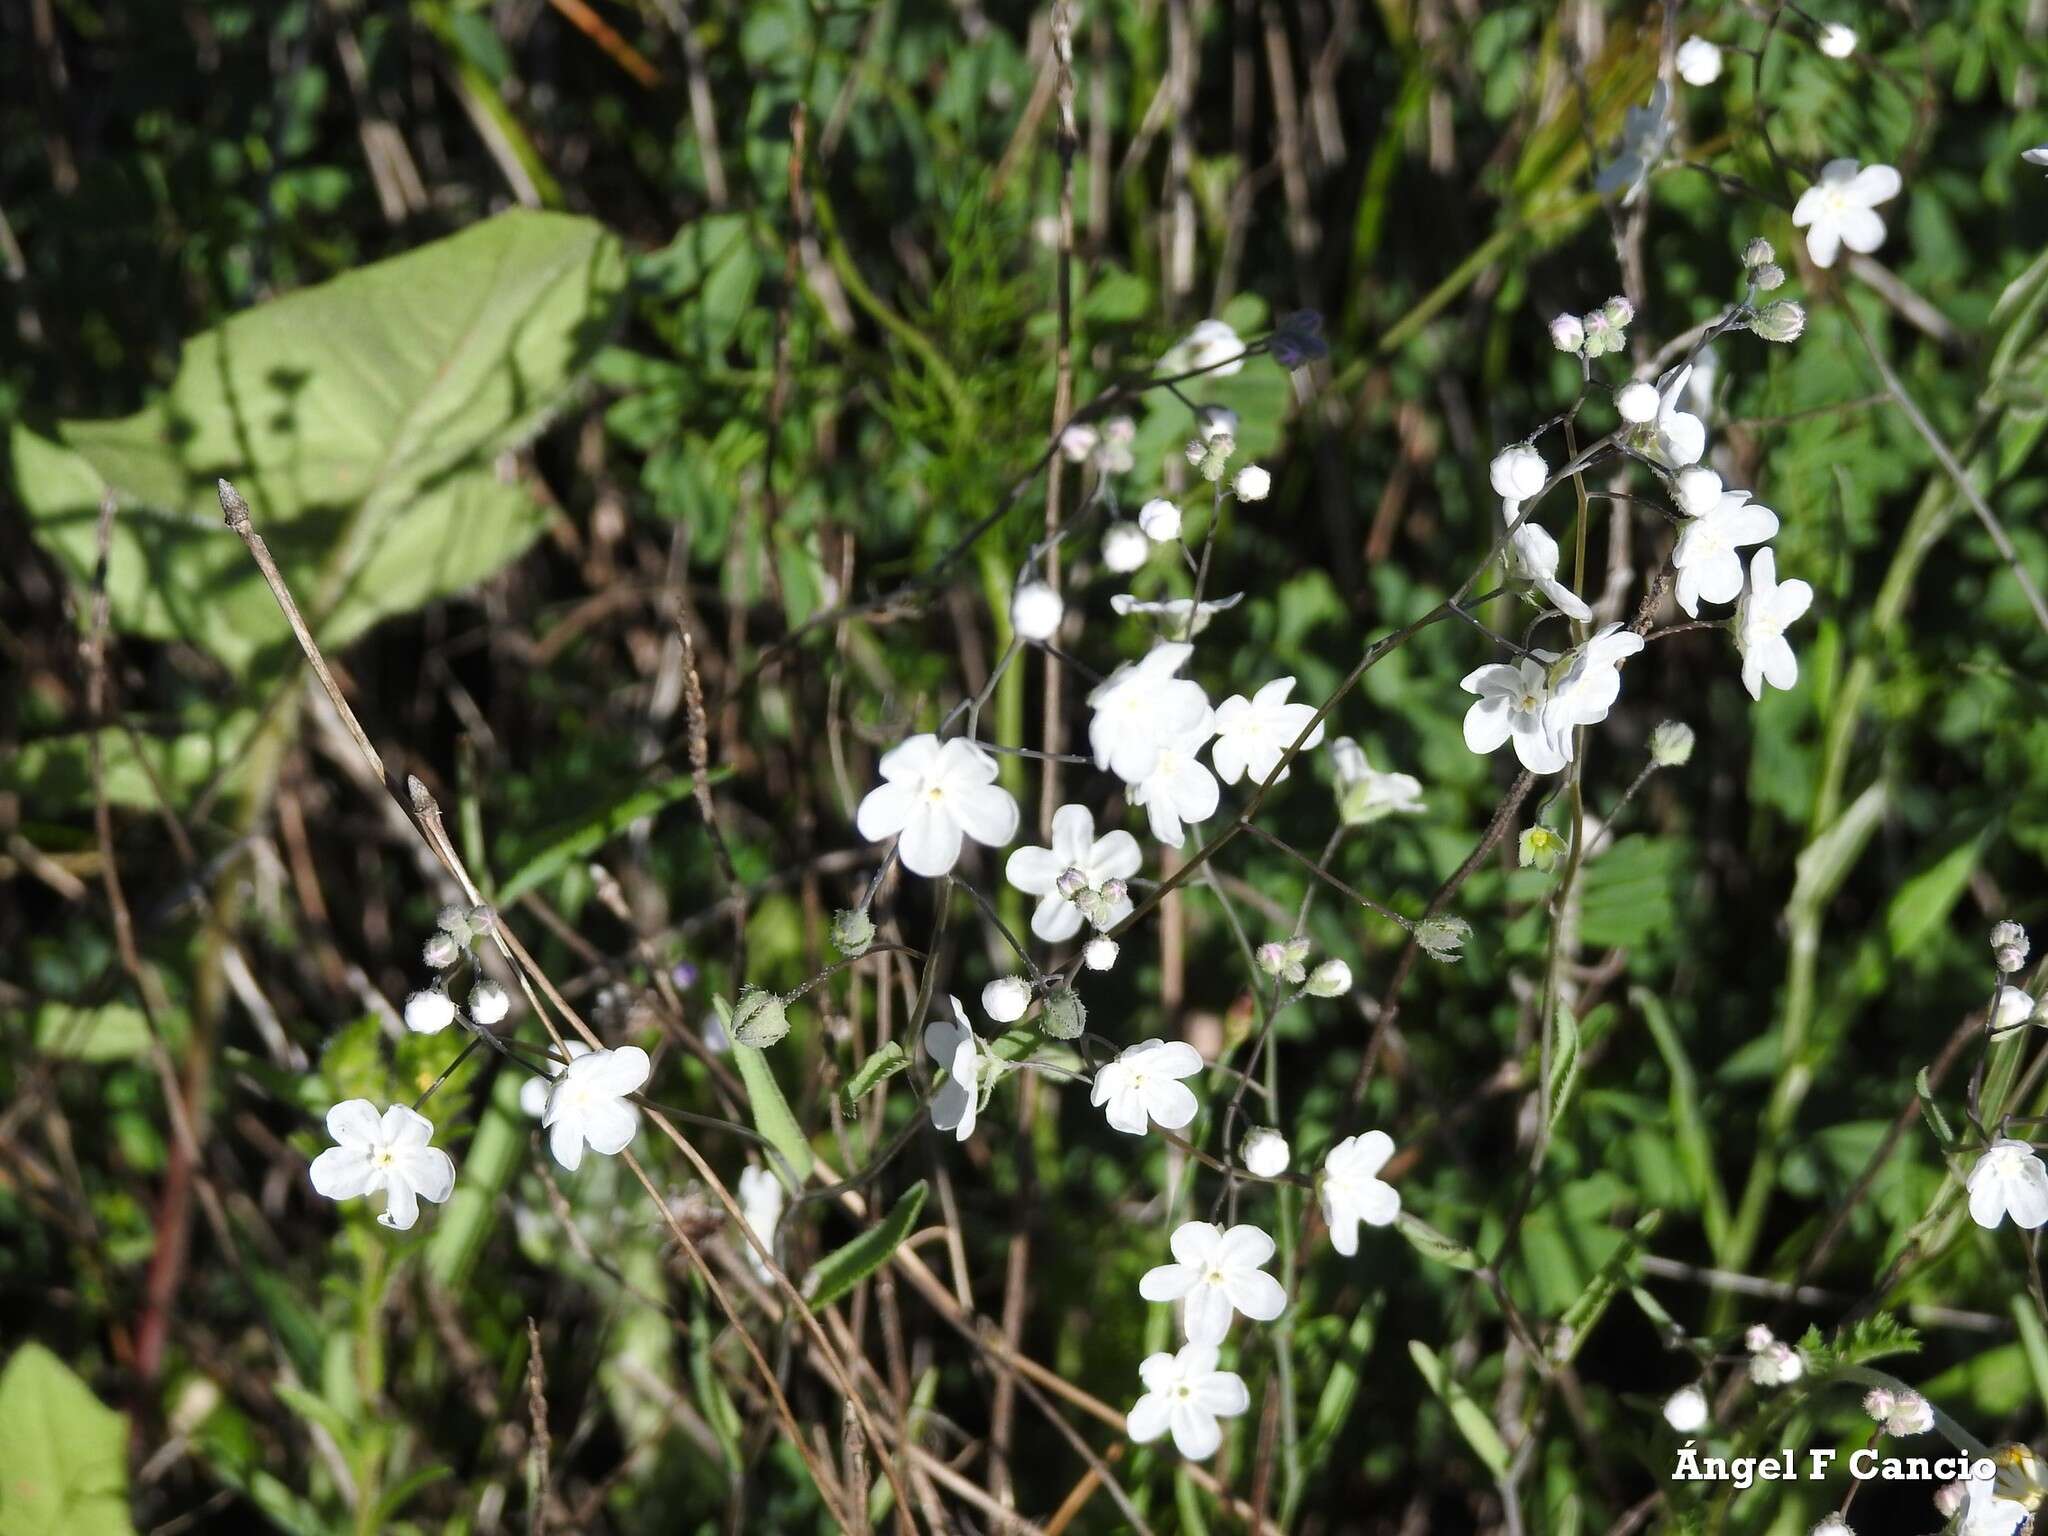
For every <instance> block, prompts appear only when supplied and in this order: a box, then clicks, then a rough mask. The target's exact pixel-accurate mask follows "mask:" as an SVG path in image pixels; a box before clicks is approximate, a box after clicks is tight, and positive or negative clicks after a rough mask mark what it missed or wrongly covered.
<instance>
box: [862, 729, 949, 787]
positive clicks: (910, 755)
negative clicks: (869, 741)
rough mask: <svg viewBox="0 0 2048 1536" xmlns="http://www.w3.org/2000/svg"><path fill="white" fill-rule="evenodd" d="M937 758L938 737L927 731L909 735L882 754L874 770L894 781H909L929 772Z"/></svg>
mask: <svg viewBox="0 0 2048 1536" xmlns="http://www.w3.org/2000/svg"><path fill="white" fill-rule="evenodd" d="M938 760H939V738H938V737H936V736H934V735H932V734H931V733H930V732H929V731H927V732H925V733H924V734H922V735H919V736H912V737H909V738H908V739H907V740H904V741H901V742H899V743H897V745H895V746H894V747H891V748H890V749H889V750H888V751H887V752H884V753H883V754H882V761H881V762H880V763H879V764H877V765H876V771H877V772H879V773H880V774H881V775H882V777H883V778H885V779H888V780H889V781H891V782H892V783H894V782H898V781H901V782H909V781H912V780H915V779H918V778H922V777H923V776H924V775H925V774H927V773H929V772H931V770H932V767H933V765H934V764H936V763H937V762H938Z"/></svg>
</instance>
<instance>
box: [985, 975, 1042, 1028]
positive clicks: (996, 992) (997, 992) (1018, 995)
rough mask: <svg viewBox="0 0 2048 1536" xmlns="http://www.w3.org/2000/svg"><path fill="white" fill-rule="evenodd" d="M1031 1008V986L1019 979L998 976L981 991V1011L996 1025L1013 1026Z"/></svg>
mask: <svg viewBox="0 0 2048 1536" xmlns="http://www.w3.org/2000/svg"><path fill="white" fill-rule="evenodd" d="M1030 1006H1031V986H1030V983H1028V982H1026V981H1024V980H1023V979H1022V978H1021V977H1016V976H999V977H997V978H996V979H995V980H994V981H992V982H990V983H989V984H988V985H987V986H985V987H983V988H982V989H981V1011H982V1012H983V1013H985V1014H987V1015H988V1016H989V1017H990V1018H992V1019H994V1020H995V1021H996V1022H997V1023H998V1024H1014V1023H1016V1022H1017V1021H1018V1020H1019V1019H1021V1018H1023V1017H1024V1010H1025V1009H1026V1008H1029V1007H1030Z"/></svg>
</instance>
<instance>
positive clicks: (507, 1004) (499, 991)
mask: <svg viewBox="0 0 2048 1536" xmlns="http://www.w3.org/2000/svg"><path fill="white" fill-rule="evenodd" d="M511 1011H512V999H511V997H510V995H509V994H507V992H506V991H505V989H504V988H503V987H501V986H499V985H498V984H497V983H496V982H495V981H480V982H478V983H477V984H476V985H475V986H473V987H471V988H470V989H469V1016H470V1017H471V1018H472V1019H475V1020H476V1021H477V1023H479V1024H482V1025H484V1026H486V1027H488V1026H490V1025H492V1024H495V1023H497V1022H498V1021H499V1020H500V1019H502V1018H504V1017H505V1015H506V1014H508V1013H510V1012H511Z"/></svg>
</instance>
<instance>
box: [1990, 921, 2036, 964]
mask: <svg viewBox="0 0 2048 1536" xmlns="http://www.w3.org/2000/svg"><path fill="white" fill-rule="evenodd" d="M2027 951H2028V944H2027V930H2026V929H2024V928H2022V927H2021V926H2020V925H2019V924H2018V923H2015V922H2013V921H2012V920H2011V919H2010V918H2008V919H2006V921H2004V922H2002V923H1999V924H1998V925H1997V926H1995V927H1994V928H1993V929H1992V930H1991V958H1992V961H1993V963H1994V964H1996V965H1997V967H1998V968H1999V970H2000V971H2002V972H2004V973H2005V974H2006V975H2007V976H2010V975H2011V974H2012V973H2013V972H2014V971H2017V970H2019V969H2020V968H2021V967H2022V966H2024V965H2025V964H2026V963H2027Z"/></svg>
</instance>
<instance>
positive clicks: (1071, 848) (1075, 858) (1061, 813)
mask: <svg viewBox="0 0 2048 1536" xmlns="http://www.w3.org/2000/svg"><path fill="white" fill-rule="evenodd" d="M1094 841H1095V817H1094V815H1093V814H1092V813H1091V812H1090V811H1089V809H1088V807H1087V806H1085V805H1063V806H1061V807H1060V808H1059V809H1058V810H1056V811H1054V812H1053V813H1052V855H1053V857H1054V858H1056V859H1061V860H1064V861H1065V862H1064V863H1063V864H1062V865H1061V868H1065V867H1066V865H1069V864H1079V863H1080V862H1081V861H1082V860H1083V859H1085V858H1087V857H1088V847H1089V845H1090V844H1091V843H1093V842H1094Z"/></svg>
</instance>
